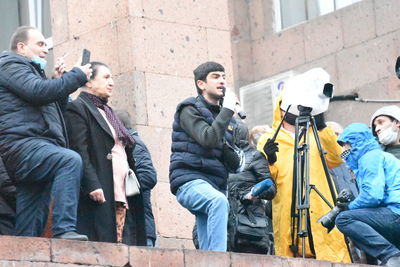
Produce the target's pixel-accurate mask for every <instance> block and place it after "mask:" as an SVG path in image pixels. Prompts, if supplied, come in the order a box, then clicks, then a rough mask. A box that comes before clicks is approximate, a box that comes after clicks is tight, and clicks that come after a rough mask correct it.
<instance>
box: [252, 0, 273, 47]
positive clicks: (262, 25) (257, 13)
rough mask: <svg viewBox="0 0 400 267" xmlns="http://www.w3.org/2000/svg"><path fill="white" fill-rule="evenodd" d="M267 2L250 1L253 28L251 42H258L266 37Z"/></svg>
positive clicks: (262, 0)
mask: <svg viewBox="0 0 400 267" xmlns="http://www.w3.org/2000/svg"><path fill="white" fill-rule="evenodd" d="M265 2H266V1H264V0H252V1H249V2H248V4H249V20H250V27H251V40H258V39H261V38H263V37H264V36H265V33H266V28H268V27H269V25H266V22H267V18H266V15H267V14H266V10H265V8H266V3H265Z"/></svg>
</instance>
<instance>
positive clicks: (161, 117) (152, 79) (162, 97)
mask: <svg viewBox="0 0 400 267" xmlns="http://www.w3.org/2000/svg"><path fill="white" fill-rule="evenodd" d="M193 69H194V68H191V70H192V71H193ZM192 76H193V74H192ZM146 88H147V111H148V124H149V125H150V126H156V127H164V128H172V122H173V117H174V114H175V110H176V106H177V105H178V103H180V102H181V101H183V100H184V99H186V98H187V97H190V96H196V95H197V92H196V88H195V84H194V79H193V78H181V77H176V76H170V75H160V74H152V73H146Z"/></svg>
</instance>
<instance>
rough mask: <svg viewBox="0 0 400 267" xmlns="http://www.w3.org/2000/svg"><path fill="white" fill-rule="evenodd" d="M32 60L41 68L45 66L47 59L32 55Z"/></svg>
mask: <svg viewBox="0 0 400 267" xmlns="http://www.w3.org/2000/svg"><path fill="white" fill-rule="evenodd" d="M32 62H33V63H36V64H38V65H39V66H40V68H41V69H42V70H44V69H45V68H46V64H47V61H46V60H45V59H43V58H41V57H39V56H34V57H33V59H32Z"/></svg>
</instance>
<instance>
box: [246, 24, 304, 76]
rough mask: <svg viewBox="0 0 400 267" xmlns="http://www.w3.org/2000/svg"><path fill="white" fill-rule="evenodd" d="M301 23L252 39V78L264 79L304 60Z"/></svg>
mask: <svg viewBox="0 0 400 267" xmlns="http://www.w3.org/2000/svg"><path fill="white" fill-rule="evenodd" d="M302 27H303V25H300V26H297V27H294V28H290V29H287V30H284V31H282V32H279V33H277V34H275V35H273V36H271V38H270V39H268V40H257V41H254V43H253V46H252V50H253V54H252V56H251V57H252V59H253V71H254V80H255V81H258V80H261V79H265V78H267V77H269V76H272V75H274V74H278V73H280V72H282V71H286V70H289V69H291V68H293V67H295V66H298V65H300V64H303V63H304V62H305V54H304V36H303V28H302Z"/></svg>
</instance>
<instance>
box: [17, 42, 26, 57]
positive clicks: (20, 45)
mask: <svg viewBox="0 0 400 267" xmlns="http://www.w3.org/2000/svg"><path fill="white" fill-rule="evenodd" d="M25 50H26V49H25V44H24V43H23V42H18V43H17V51H16V52H17V54H19V55H23V56H25V53H26V52H25Z"/></svg>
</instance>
